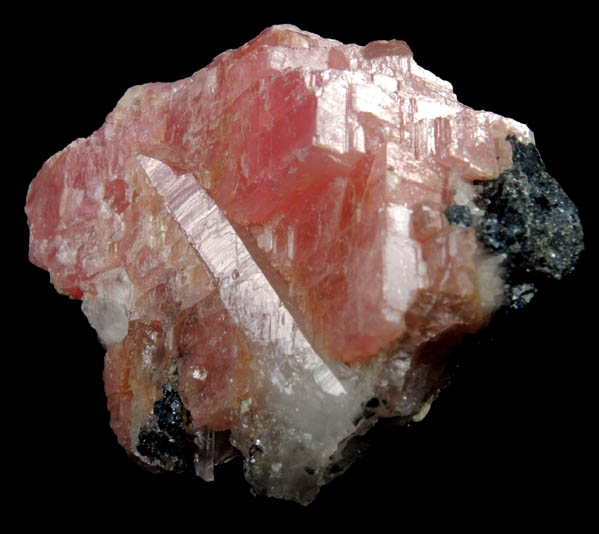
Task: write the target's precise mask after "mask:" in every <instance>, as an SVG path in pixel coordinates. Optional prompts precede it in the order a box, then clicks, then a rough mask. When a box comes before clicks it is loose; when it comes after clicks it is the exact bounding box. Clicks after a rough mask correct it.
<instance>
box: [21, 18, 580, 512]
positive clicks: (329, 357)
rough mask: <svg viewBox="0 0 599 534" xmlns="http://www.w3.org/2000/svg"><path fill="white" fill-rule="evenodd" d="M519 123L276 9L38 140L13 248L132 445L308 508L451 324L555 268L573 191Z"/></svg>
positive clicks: (414, 400) (405, 415)
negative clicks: (274, 19)
mask: <svg viewBox="0 0 599 534" xmlns="http://www.w3.org/2000/svg"><path fill="white" fill-rule="evenodd" d="M533 141H534V140H533V136H532V133H531V132H530V131H529V130H528V128H526V127H525V126H524V125H521V124H519V123H516V122H515V121H512V120H510V119H505V118H502V117H499V116H497V115H494V114H492V113H488V112H476V111H474V110H471V109H470V108H467V107H466V106H463V105H461V104H460V103H458V101H457V99H456V97H455V95H453V93H452V89H451V86H450V85H449V84H448V83H447V82H444V81H442V80H440V79H438V78H436V77H435V76H434V75H432V74H431V73H429V72H427V71H425V70H424V69H422V68H420V67H419V66H418V65H416V63H415V62H414V61H413V59H412V56H411V52H410V50H409V48H408V47H407V45H406V44H405V43H402V42H376V43H371V44H370V45H368V46H366V47H358V46H355V45H342V44H341V43H338V42H336V41H330V40H325V39H321V38H319V37H317V36H315V35H313V34H310V33H307V32H303V31H301V30H298V29H297V28H294V27H291V26H279V27H274V28H270V29H268V30H266V31H265V32H263V33H262V34H261V35H260V36H258V37H257V38H256V39H254V40H253V41H251V42H250V43H248V44H247V45H245V46H244V47H242V48H240V49H239V50H235V51H231V52H226V53H224V54H222V55H221V56H219V57H218V58H216V60H215V61H214V62H213V63H212V64H211V65H209V66H208V67H206V68H205V69H203V70H201V71H199V72H197V73H196V74H194V75H193V76H192V77H191V78H188V79H185V80H181V81H179V82H175V83H173V84H149V85H144V86H140V87H134V88H132V89H130V90H129V91H128V92H127V93H126V94H125V96H124V97H123V98H122V99H121V101H120V102H119V104H118V105H117V107H116V109H115V110H114V111H113V112H112V113H111V114H110V115H109V116H108V118H107V120H106V123H105V125H104V126H103V127H102V128H101V129H100V130H98V131H97V132H96V133H94V134H93V135H92V136H90V137H89V138H88V139H86V140H78V141H75V142H74V143H72V144H71V145H70V146H69V147H67V148H66V149H65V150H64V151H62V152H60V153H58V154H57V155H55V156H54V157H53V158H51V159H50V160H49V161H48V162H47V163H46V164H45V165H44V167H43V168H42V169H41V171H40V173H39V174H38V176H37V178H36V179H35V180H34V182H33V183H32V185H31V188H30V192H29V195H28V201H27V213H28V217H29V223H30V229H31V246H30V257H31V260H32V261H33V262H34V263H35V264H37V265H39V266H41V267H43V268H45V269H47V270H49V271H50V274H51V279H52V282H53V283H54V285H55V286H56V288H57V289H58V290H59V291H60V292H61V293H64V294H67V295H69V296H71V297H73V298H77V299H82V301H83V302H82V309H83V311H84V313H85V315H86V316H87V318H88V320H89V322H90V324H91V325H92V326H93V327H94V328H95V329H96V331H97V333H98V336H99V337H100V339H101V341H102V342H103V343H104V345H105V346H106V350H107V354H106V362H105V373H104V378H105V384H106V394H107V397H108V404H109V408H110V411H111V426H112V428H113V430H114V431H115V433H116V435H117V438H118V440H119V442H120V443H121V444H122V445H123V447H125V449H126V450H127V451H128V452H129V453H130V454H131V455H133V456H135V457H136V458H138V459H139V460H140V461H141V462H143V463H145V464H147V465H148V466H150V467H158V468H160V469H164V470H182V469H195V471H196V473H197V474H198V475H199V476H201V477H202V478H204V479H206V480H210V479H212V478H213V476H214V472H213V468H214V465H215V464H218V463H221V462H223V461H226V460H227V459H228V458H230V457H231V456H232V455H234V454H241V455H242V456H243V457H244V459H245V473H246V478H247V479H248V480H249V482H250V483H251V484H252V486H253V488H254V490H255V491H256V492H257V493H265V494H267V495H272V496H277V497H283V498H289V499H294V500H297V501H299V502H303V503H307V502H309V501H310V500H312V499H313V498H314V496H315V495H316V492H317V491H318V487H319V486H320V485H322V484H324V483H326V482H328V481H329V480H330V479H332V478H333V477H334V476H335V475H336V474H338V473H339V472H342V471H343V469H345V467H347V465H349V463H350V462H351V460H352V459H353V455H352V453H351V450H352V447H351V439H352V438H353V437H354V436H359V435H361V434H363V433H365V432H366V431H367V430H368V429H369V428H370V427H371V426H372V425H373V424H374V423H375V422H376V420H377V419H378V418H379V417H399V418H401V419H402V420H410V419H419V418H421V417H422V416H423V415H424V414H425V412H426V410H427V409H428V406H429V404H430V400H431V398H432V396H434V394H435V392H436V391H437V389H438V387H439V385H440V380H441V377H442V376H443V371H444V367H445V358H444V357H445V355H446V352H447V350H449V348H450V347H451V346H452V345H453V344H455V342H456V341H457V340H459V338H460V337H461V336H462V335H463V334H465V333H469V332H474V331H476V330H477V329H479V328H480V327H481V326H482V325H484V324H486V322H487V321H488V319H489V317H490V316H491V315H492V313H493V312H494V311H495V310H496V309H497V308H498V307H499V306H500V305H502V304H504V303H506V302H507V303H508V304H510V305H512V306H513V307H520V306H522V305H523V304H525V303H526V302H527V301H528V300H530V298H532V295H533V294H534V291H535V284H536V283H537V281H538V279H539V278H543V277H547V276H550V277H554V278H560V277H561V276H563V275H564V274H565V273H567V272H568V271H569V270H571V268H572V266H573V264H574V262H575V260H576V257H577V255H578V254H579V252H580V250H581V248H582V230H581V229H580V224H579V222H578V218H577V214H576V209H575V208H574V207H573V205H572V204H571V203H570V202H569V200H568V199H567V197H566V196H565V195H564V194H563V192H561V190H560V189H559V187H558V186H557V185H556V184H555V182H554V181H552V179H551V178H550V177H549V176H548V175H547V173H546V172H545V171H544V168H543V165H542V162H541V161H540V158H538V154H537V153H536V150H535V149H534V146H533V145H532V143H533ZM525 198H526V199H531V200H530V202H525V201H524V199H525ZM529 251H535V254H534V255H533V254H530V253H529ZM533 256H536V257H533Z"/></svg>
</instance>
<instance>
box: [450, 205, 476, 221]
mask: <svg viewBox="0 0 599 534" xmlns="http://www.w3.org/2000/svg"><path fill="white" fill-rule="evenodd" d="M444 213H445V217H446V218H447V221H448V222H449V224H456V225H458V226H470V225H471V224H472V215H471V214H470V208H468V206H460V205H458V204H452V205H450V206H447V208H445V211H444Z"/></svg>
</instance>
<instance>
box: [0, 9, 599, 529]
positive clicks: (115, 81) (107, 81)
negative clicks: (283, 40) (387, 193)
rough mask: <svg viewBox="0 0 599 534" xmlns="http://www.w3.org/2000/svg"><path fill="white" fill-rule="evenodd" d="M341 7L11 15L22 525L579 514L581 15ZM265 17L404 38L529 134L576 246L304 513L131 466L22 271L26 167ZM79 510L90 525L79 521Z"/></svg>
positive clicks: (591, 295) (588, 183) (356, 35)
mask: <svg viewBox="0 0 599 534" xmlns="http://www.w3.org/2000/svg"><path fill="white" fill-rule="evenodd" d="M349 9H350V8H349V5H345V6H343V9H342V10H341V11H339V12H337V13H332V12H331V13H330V12H323V11H322V10H321V9H318V8H317V7H314V6H312V7H306V6H302V7H301V8H300V7H299V6H298V7H297V8H296V9H295V10H294V9H291V8H289V9H288V10H286V11H285V12H283V11H281V12H274V13H273V12H272V11H270V10H268V11H266V10H264V12H262V11H261V10H260V9H259V8H257V7H256V8H255V9H254V10H249V11H248V12H245V13H242V14H239V13H238V12H237V11H236V8H233V7H223V8H221V9H218V12H217V13H216V14H215V13H209V12H206V11H202V10H198V9H196V10H189V8H184V7H181V6H177V5H175V4H173V5H169V6H165V5H156V7H150V6H149V5H145V4H140V5H139V6H138V7H137V8H135V9H130V10H127V13H124V9H123V7H122V6H121V7H118V8H117V7H108V6H105V5H103V6H102V7H98V8H95V9H93V8H88V11H86V12H84V13H78V12H73V11H66V10H65V11H64V12H63V11H56V10H53V11H48V12H47V13H46V12H40V11H36V12H35V13H28V14H25V13H22V12H21V13H19V14H16V13H15V14H14V16H12V17H8V18H7V21H6V24H7V29H8V28H9V27H12V30H11V37H10V38H9V39H6V44H5V47H4V50H5V51H6V61H5V66H6V68H7V70H8V72H9V74H10V76H8V77H7V79H5V82H4V84H5V89H7V95H8V96H7V98H6V99H5V102H4V104H5V107H6V110H5V111H6V113H7V114H8V116H9V117H10V121H8V122H7V123H5V127H6V126H8V127H9V128H10V132H8V133H9V137H10V139H11V141H10V143H9V144H8V146H6V145H5V153H4V158H6V161H9V162H10V166H9V167H8V168H7V169H6V172H7V175H5V176H4V180H5V182H6V183H9V186H10V199H9V203H10V206H9V208H10V210H9V214H10V215H9V217H10V219H8V218H6V219H5V225H7V226H6V228H5V231H6V232H7V235H8V237H9V241H10V242H11V243H15V244H16V247H15V249H14V251H12V252H11V253H10V257H9V258H8V262H9V264H10V267H11V268H14V267H16V273H15V275H12V276H11V277H10V280H9V281H8V282H7V281H6V280H5V284H7V286H8V295H9V297H8V299H7V301H8V302H10V303H11V307H10V312H9V315H10V317H9V322H8V326H7V327H6V329H7V330H6V332H5V335H6V336H7V339H10V340H12V341H11V342H10V343H9V345H8V346H9V347H11V348H9V349H7V350H6V354H5V358H6V360H7V363H8V364H9V366H8V370H7V371H5V376H4V378H5V383H6V384H5V386H6V395H5V400H4V412H5V417H6V421H7V423H6V426H5V432H4V433H3V435H4V441H5V442H7V443H8V444H9V445H10V446H11V451H12V452H11V453H10V454H9V455H8V457H7V456H5V458H4V459H5V463H6V464H7V466H6V467H7V471H9V470H13V469H14V468H16V469H17V471H16V472H17V476H13V477H11V479H10V488H11V502H12V503H14V511H17V510H18V511H19V512H20V513H21V514H22V518H23V519H25V520H26V521H35V522H37V521H42V522H45V523H46V524H48V525H51V524H56V525H59V524H62V525H77V524H80V525H82V526H83V525H87V526H89V520H92V524H94V523H93V522H94V521H98V522H99V521H101V520H104V519H106V520H107V521H109V522H110V521H112V520H113V519H114V518H115V517H117V516H118V517H119V518H120V519H119V520H120V521H125V522H130V524H132V525H134V526H135V525H138V526H140V527H141V526H142V525H145V524H147V521H148V520H149V521H150V522H152V523H153V522H156V523H155V524H156V525H158V524H159V523H160V524H162V523H163V522H166V523H167V524H168V523H171V524H172V525H173V528H178V527H180V526H183V524H184V523H183V522H187V521H191V523H189V524H190V525H191V524H193V525H195V527H196V528H198V529H202V528H205V527H208V525H212V521H213V520H217V521H221V522H223V525H224V526H225V527H234V526H245V527H246V528H253V527H254V526H259V525H267V524H271V523H272V525H273V526H276V527H278V528H281V529H287V528H291V527H292V526H295V525H296V524H297V525H298V526H300V524H299V523H297V521H301V520H307V521H308V522H309V523H307V524H311V525H313V526H314V527H316V526H317V525H322V526H323V527H325V526H327V527H328V526H335V527H336V528H339V529H344V528H345V526H344V525H346V524H350V525H351V524H352V523H353V522H354V521H358V520H360V519H366V520H368V521H374V523H375V525H374V526H375V528H376V525H379V524H381V521H393V524H394V525H396V528H398V529H400V528H402V526H404V525H406V522H408V521H409V522H414V521H417V522H419V523H420V525H421V527H422V528H426V527H427V526H428V525H430V524H432V523H433V522H438V521H442V522H445V521H456V522H457V523H458V524H465V523H466V522H471V523H474V524H475V525H479V526H480V528H481V529H483V528H486V527H487V526H489V525H495V524H501V525H503V526H506V527H510V526H512V525H516V524H517V525H519V526H521V527H522V526H530V527H531V528H534V527H535V526H539V525H541V524H543V525H549V524H552V525H557V524H558V523H559V524H560V525H564V526H570V527H572V526H573V525H574V524H576V523H577V522H578V521H579V520H580V519H581V517H582V515H584V512H585V511H586V507H587V505H588V504H589V502H590V501H588V500H587V496H590V495H589V493H587V490H585V489H584V488H585V484H587V483H589V482H591V481H592V478H593V475H592V473H593V465H594V461H592V460H591V456H590V454H589V452H590V451H591V443H590V441H589V440H590V436H589V431H590V429H592V427H593V423H594V421H596V416H594V415H593V416H591V415H590V414H589V412H590V410H589V408H590V407H591V406H592V404H591V403H592V401H591V400H590V397H591V395H590V393H592V388H593V386H592V380H591V378H592V371H591V362H592V361H593V360H594V359H595V358H596V348H595V347H594V345H593V344H591V339H592V333H593V325H592V323H593V321H594V318H595V316H596V313H595V312H594V311H593V308H592V307H590V306H591V302H592V301H593V300H594V299H596V291H595V288H594V286H593V285H592V284H589V282H590V279H591V257H592V253H593V251H594V246H595V243H594V234H595V223H594V220H593V207H592V205H591V203H592V202H593V203H594V198H593V197H594V195H595V194H596V192H597V187H596V183H595V181H596V179H597V178H596V171H593V168H594V165H593V164H592V163H591V162H592V160H593V159H594V158H595V157H596V148H595V149H594V151H593V150H592V149H591V150H589V148H588V146H589V145H590V144H587V143H586V142H585V136H586V133H585V132H584V128H585V127H586V126H588V125H589V124H591V123H592V122H596V116H597V113H596V108H595V103H594V100H593V99H595V98H596V97H595V96H594V94H593V89H592V84H591V80H590V71H589V68H590V67H591V63H590V62H591V56H592V54H591V52H590V50H589V48H588V47H587V46H588V43H589V42H590V39H589V41H587V38H589V37H590V36H589V35H588V34H587V33H586V29H585V25H584V21H585V19H586V18H587V16H588V14H586V13H584V12H581V11H577V10H576V9H575V7H574V6H571V7H570V8H569V9H568V10H566V11H563V10H562V11H555V12H552V11H547V10H544V11H543V12H525V11H524V10H523V9H522V8H521V7H518V6H516V5H510V6H505V5H502V6H500V5H496V6H489V7H487V8H486V11H485V12H484V13H483V12H480V13H478V12H476V11H472V10H471V8H466V7H463V8H461V7H459V6H452V7H451V8H447V9H445V10H442V11H440V10H437V9H436V8H434V7H431V8H430V9H429V10H422V11H420V12H413V11H410V10H407V9H404V8H402V7H400V6H398V7H396V8H395V10H391V11H386V8H384V7H383V6H381V5H378V4H377V5H374V4H373V5H372V6H368V5H362V6H361V7H360V9H359V10H357V11H356V12H353V13H349V12H348V10H349ZM231 17H233V18H234V21H233V22H231V20H230V19H231ZM275 23H292V24H295V25H297V26H299V27H300V28H302V29H305V30H308V31H312V32H314V33H318V34H320V35H322V36H324V37H330V38H334V39H337V40H339V41H342V42H346V43H349V42H355V43H358V44H366V43H368V42H369V41H372V40H377V39H393V38H397V39H403V40H405V41H407V42H408V44H409V45H410V47H411V48H412V50H413V52H414V57H415V60H416V61H417V62H418V63H419V64H420V65H421V66H423V67H424V68H426V69H428V70H431V71H432V72H434V73H435V74H437V75H438V76H440V77H441V78H444V79H446V80H448V81H450V82H451V83H452V84H453V85H454V90H455V92H456V94H457V95H458V98H459V100H460V101H461V102H463V103H465V104H467V105H469V106H471V107H473V108H476V109H485V110H489V111H493V112H496V113H498V114H501V115H505V116H508V117H511V118H514V119H516V120H518V121H520V122H523V123H525V124H527V125H528V126H529V127H530V128H531V129H532V130H533V131H534V132H535V135H536V141H537V146H538V148H539V150H540V152H541V155H542V157H543V159H544V161H545V163H546V166H547V168H548V170H549V172H550V173H551V174H552V175H553V176H554V177H556V178H557V179H558V180H559V181H560V183H561V184H562V186H563V188H564V189H565V190H566V192H567V193H568V194H569V195H570V197H571V198H572V199H573V200H574V202H575V203H576V204H577V205H578V206H579V209H580V213H581V217H582V220H583V224H584V226H585V231H586V245H587V250H586V252H585V254H584V256H583V258H582V260H581V263H580V265H579V268H578V270H577V272H576V273H575V274H574V275H572V276H570V277H569V278H568V279H566V280H564V281H563V282H562V283H560V284H556V285H555V286H554V287H552V288H550V289H549V290H547V291H546V292H545V293H543V294H541V295H538V296H537V297H536V298H535V299H534V301H533V302H532V303H531V305H530V306H529V308H528V309H526V310H524V311H522V312H521V313H519V314H517V315H515V316H513V317H507V318H503V319H500V320H499V322H498V323H496V324H495V325H494V326H493V327H491V328H490V329H489V330H488V331H487V332H486V333H485V335H483V336H480V337H478V338H476V339H473V340H469V341H468V342H467V343H466V344H465V346H464V347H463V350H462V355H461V359H460V365H459V368H458V369H457V372H456V373H455V375H454V378H453V380H452V383H451V385H450V387H449V388H448V389H446V390H445V391H444V392H443V393H442V394H441V395H440V397H439V398H438V399H437V401H436V402H435V403H434V405H433V408H432V410H431V412H430V414H429V415H428V417H427V418H426V419H425V420H424V421H423V422H421V423H418V424H414V425H411V426H410V427H408V428H402V429H396V430H391V431H388V432H386V433H383V432H380V433H377V439H376V440H375V443H374V444H373V445H372V447H371V449H370V451H369V452H368V453H367V454H366V456H365V457H364V458H363V459H362V460H360V461H358V462H357V463H356V464H355V465H354V466H353V467H352V468H351V469H350V470H349V471H348V472H347V473H346V474H345V475H343V476H342V477H340V478H339V479H337V480H336V481H334V482H333V483H331V484H330V485H328V486H327V487H325V488H323V489H322V491H321V494H320V495H319V497H318V499H317V500H316V501H315V502H314V503H313V504H312V505H310V506H309V507H307V508H304V507H301V506H299V505H296V504H295V503H289V502H283V501H275V500H273V499H266V498H254V497H252V496H250V494H249V487H248V485H247V484H246V483H245V481H244V479H243V474H242V468H241V464H240V462H237V461H234V462H231V463H230V464H227V465H226V466H223V467H221V468H219V469H218V470H217V473H216V481H215V482H214V483H212V484H206V483H203V482H202V481H201V480H199V479H195V477H193V476H191V475H190V476H186V475H180V476H171V475H160V476H158V475H151V474H149V473H146V472H145V471H143V470H142V469H141V468H139V467H138V466H137V465H135V464H134V463H133V462H131V461H130V460H129V459H128V458H127V456H126V454H125V453H124V451H123V450H122V449H121V448H120V446H119V445H118V444H117V442H116V439H115V437H114V435H113V434H112V432H111V430H110V428H109V426H108V412H107V410H106V406H105V397H104V392H103V383H102V367H103V362H102V358H103V351H102V349H101V347H100V345H99V343H98V342H97V340H96V338H95V334H94V332H93V331H92V330H91V328H90V327H89V326H88V325H87V322H86V320H85V318H84V316H83V315H82V314H81V312H80V311H79V303H78V302H75V301H69V300H68V299H67V298H65V297H61V296H59V295H57V294H56V293H55V291H54V289H53V288H52V286H51V285H50V284H49V283H48V275H47V273H45V272H44V271H42V270H40V269H37V268H35V267H33V266H32V265H30V264H29V263H28V261H27V240H28V232H27V226H26V218H25V216H24V213H23V211H22V206H23V205H24V201H25V195H26V190H27V186H28V183H29V182H30V181H31V179H33V177H34V176H35V174H36V173H37V171H38V170H39V168H40V167H41V166H42V164H43V162H44V161H45V160H46V159H47V158H48V157H50V156H51V155H52V154H54V153H55V152H57V151H58V150H60V149H62V148H63V147H64V146H66V145H67V144H68V143H69V142H71V141H72V140H73V139H75V138H77V137H87V136H88V135H90V134H91V133H92V132H93V131H94V130H96V129H97V128H99V127H100V126H101V125H102V123H103V121H104V117H105V116H106V115H107V114H108V113H109V112H110V111H111V110H112V109H113V107H114V106H115V105H116V102H117V101H118V99H119V98H120V97H121V96H122V94H123V93H124V92H125V90H126V89H127V88H128V87H130V86H132V85H136V84H141V83H146V82H152V81H174V80H177V79H180V78H183V77H186V76H188V75H190V74H191V73H193V72H194V71H196V70H198V69H200V68H202V67H204V66H205V65H206V64H207V63H209V61H210V60H211V59H212V58H213V57H214V56H216V55H217V54H219V53H220V52H222V51H224V50H226V49H228V48H236V47H238V46H240V45H242V44H243V43H245V42H247V41H248V40H249V39H251V38H253V37H255V36H256V35H257V34H258V33H259V32H260V31H261V30H262V29H264V28H265V27H267V26H269V25H271V24H275ZM593 54H594V53H593ZM593 61H594V60H593ZM592 68H594V66H593V67H592ZM13 165H14V167H13ZM13 209H14V210H15V211H14V213H12V210H13ZM13 228H14V229H13ZM15 339H16V340H17V341H15ZM281 513H282V514H283V515H281ZM82 516H85V517H87V520H86V521H87V523H79V521H81V519H80V518H81V517H82ZM280 518H283V521H281V519H280ZM317 519H318V521H319V523H313V521H315V520H317ZM210 528H213V527H212V526H210Z"/></svg>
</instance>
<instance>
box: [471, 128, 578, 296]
mask: <svg viewBox="0 0 599 534" xmlns="http://www.w3.org/2000/svg"><path fill="white" fill-rule="evenodd" d="M507 141H509V143H510V144H511V145H512V167H511V168H510V169H508V170H507V171H505V172H503V173H502V174H500V175H499V177H498V178H497V179H496V180H491V181H485V182H478V187H479V188H480V191H479V194H478V197H477V199H476V203H477V205H478V207H480V208H481V209H482V210H483V213H484V215H483V216H482V217H481V218H480V219H479V220H478V222H477V225H476V226H477V233H478V237H479V240H480V241H481V242H482V243H483V244H484V246H485V247H486V248H487V250H489V251H490V252H492V253H494V254H504V255H505V258H506V259H505V267H506V271H507V280H506V298H507V299H508V304H509V305H510V306H511V307H513V308H519V307H522V306H523V305H524V304H526V303H527V302H529V301H530V299H531V298H532V297H533V295H534V294H535V292H536V290H537V289H536V288H537V285H538V284H540V283H543V282H544V281H546V280H550V279H554V280H559V279H560V278H562V277H563V276H564V275H566V274H568V273H570V272H571V271H572V270H573V269H574V266H575V265H576V263H577V261H578V257H579V256H580V253H581V252H582V250H583V248H584V243H583V230H582V225H581V224H580V218H579V216H578V211H577V209H576V206H575V205H574V203H573V202H572V201H571V200H570V199H569V198H568V196H567V195H566V193H565V192H564V190H563V189H562V188H561V187H560V185H559V184H558V183H557V181H556V180H555V179H554V178H552V177H551V176H550V175H549V174H548V173H547V171H546V169H545V165H544V163H543V161H542V160H541V156H540V155H539V152H538V151H537V149H536V147H535V146H534V145H533V144H528V145H525V144H523V143H520V142H518V141H517V140H516V139H515V138H514V137H512V136H510V137H508V138H507Z"/></svg>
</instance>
